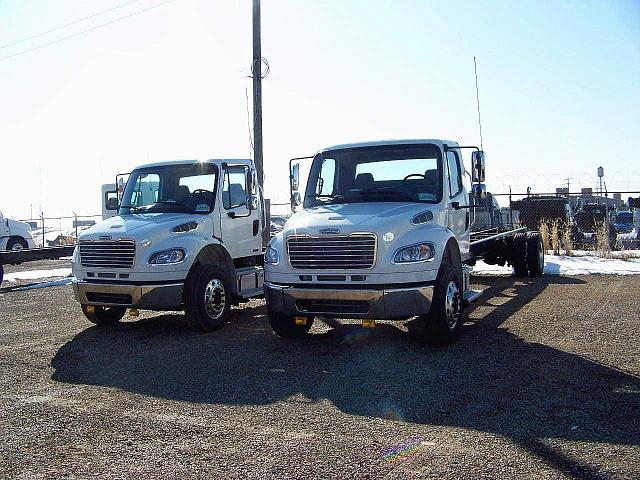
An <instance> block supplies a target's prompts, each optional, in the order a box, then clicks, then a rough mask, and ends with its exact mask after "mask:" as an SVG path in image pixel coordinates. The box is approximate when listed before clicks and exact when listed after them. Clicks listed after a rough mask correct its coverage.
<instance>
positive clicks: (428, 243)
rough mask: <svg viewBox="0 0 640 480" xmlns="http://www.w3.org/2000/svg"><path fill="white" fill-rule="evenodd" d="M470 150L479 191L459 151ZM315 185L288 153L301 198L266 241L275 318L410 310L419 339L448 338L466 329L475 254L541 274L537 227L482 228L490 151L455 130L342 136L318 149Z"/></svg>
mask: <svg viewBox="0 0 640 480" xmlns="http://www.w3.org/2000/svg"><path fill="white" fill-rule="evenodd" d="M467 148H471V149H473V150H474V151H473V155H472V168H471V175H470V176H471V180H472V182H471V183H472V187H471V190H472V195H471V196H470V195H469V187H468V183H469V182H468V181H467V173H466V169H465V166H464V163H463V161H462V155H461V152H462V151H463V150H464V149H467ZM306 158H308V159H310V160H311V161H312V163H311V168H310V173H309V177H308V181H307V182H306V189H305V190H304V192H298V188H299V185H300V182H299V180H300V179H299V171H300V168H299V166H298V165H299V163H298V160H301V159H294V161H292V162H291V167H290V170H291V190H292V195H291V196H292V205H293V206H294V208H297V207H300V206H301V207H302V209H301V210H300V211H298V212H297V213H295V214H294V215H293V216H292V217H291V218H290V219H289V220H288V222H287V223H286V225H285V227H284V230H283V231H282V232H280V233H278V234H277V235H276V236H275V237H274V238H273V239H272V240H271V242H270V243H269V245H268V246H267V248H266V252H265V294H266V299H267V308H268V314H269V321H270V323H271V326H272V328H273V330H274V331H275V332H276V333H277V334H278V335H280V336H283V337H299V336H301V335H304V334H306V333H307V332H308V331H309V329H310V328H311V326H312V324H313V322H314V319H315V318H316V317H318V316H321V317H332V318H344V319H349V318H351V319H354V318H355V319H362V323H363V325H364V326H373V325H375V321H376V320H378V319H385V320H407V319H409V318H414V317H415V318H414V320H415V321H413V322H411V331H412V333H413V334H414V335H415V336H416V337H417V338H418V339H420V340H425V341H430V342H436V343H449V342H451V341H453V340H454V339H455V338H456V336H457V335H458V334H459V332H460V328H461V326H462V323H463V320H462V313H463V309H464V307H465V305H466V304H467V303H468V302H470V301H472V300H474V299H475V298H477V296H478V295H479V293H478V292H474V291H472V290H471V289H470V288H469V272H470V270H471V268H470V266H471V265H473V264H474V263H475V261H476V260H477V259H480V258H482V259H484V261H486V262H489V263H500V264H505V263H509V264H510V265H513V267H514V271H515V273H516V275H520V276H522V275H532V276H539V275H542V271H543V268H544V248H543V246H542V240H541V237H540V235H539V234H538V233H535V232H527V231H526V229H525V228H512V227H510V226H509V227H502V226H500V227H496V228H488V229H484V230H480V231H473V229H472V226H473V214H474V207H473V204H471V205H470V202H469V200H470V198H471V199H472V200H473V201H477V200H479V199H481V198H483V197H484V195H485V192H486V187H485V185H484V184H483V183H482V182H483V181H484V176H485V174H484V168H485V167H484V153H483V152H481V151H479V149H477V148H476V147H465V146H459V145H458V143H457V142H453V141H446V140H395V141H380V142H369V143H358V144H348V145H338V146H334V147H330V148H327V149H324V150H322V151H320V152H318V153H317V154H316V155H314V156H313V157H306Z"/></svg>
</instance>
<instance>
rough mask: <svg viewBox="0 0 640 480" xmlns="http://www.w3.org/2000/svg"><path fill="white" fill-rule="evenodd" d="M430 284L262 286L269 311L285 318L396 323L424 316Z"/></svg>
mask: <svg viewBox="0 0 640 480" xmlns="http://www.w3.org/2000/svg"><path fill="white" fill-rule="evenodd" d="M433 288H434V287H433V285H418V286H411V287H404V288H381V289H366V288H359V289H346V288H345V289H340V288H300V287H291V286H286V285H278V284H273V283H267V282H265V284H264V291H265V298H266V300H267V304H268V306H269V310H270V311H272V312H274V313H283V314H286V315H321V316H331V317H338V318H368V319H369V318H370V319H381V320H385V319H386V320H399V319H405V318H409V317H413V316H417V315H426V314H427V312H428V311H429V308H431V301H432V299H433Z"/></svg>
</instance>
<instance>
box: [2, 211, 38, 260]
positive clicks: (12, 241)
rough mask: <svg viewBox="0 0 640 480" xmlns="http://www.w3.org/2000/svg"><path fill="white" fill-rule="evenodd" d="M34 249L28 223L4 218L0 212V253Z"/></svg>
mask: <svg viewBox="0 0 640 480" xmlns="http://www.w3.org/2000/svg"><path fill="white" fill-rule="evenodd" d="M34 247H35V244H34V242H33V238H32V237H31V226H30V225H29V224H28V223H24V222H19V221H17V220H12V219H11V218H5V217H4V216H3V215H2V212H0V251H2V250H8V251H13V252H17V251H20V250H24V249H27V248H34Z"/></svg>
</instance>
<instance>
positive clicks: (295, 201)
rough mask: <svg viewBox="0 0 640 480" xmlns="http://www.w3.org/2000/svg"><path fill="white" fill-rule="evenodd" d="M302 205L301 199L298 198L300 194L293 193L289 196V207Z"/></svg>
mask: <svg viewBox="0 0 640 480" xmlns="http://www.w3.org/2000/svg"><path fill="white" fill-rule="evenodd" d="M301 204H302V197H301V196H300V192H293V194H292V195H291V206H292V207H294V208H295V207H298V206H300V205H301Z"/></svg>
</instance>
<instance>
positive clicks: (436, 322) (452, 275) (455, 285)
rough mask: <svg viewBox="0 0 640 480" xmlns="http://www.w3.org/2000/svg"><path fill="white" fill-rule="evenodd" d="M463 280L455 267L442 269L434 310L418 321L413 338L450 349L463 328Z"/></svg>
mask: <svg viewBox="0 0 640 480" xmlns="http://www.w3.org/2000/svg"><path fill="white" fill-rule="evenodd" d="M462 294H463V292H462V279H461V278H460V274H459V272H458V270H457V269H456V268H454V267H453V266H452V265H448V264H445V265H442V266H441V267H440V271H439V272H438V277H437V278H436V285H435V290H434V292H433V299H432V302H431V308H430V309H429V313H428V314H427V315H424V316H421V317H418V319H417V321H416V322H415V327H414V328H412V332H411V333H412V335H413V336H414V338H416V339H417V340H418V341H420V342H428V343H434V344H442V345H446V344H449V343H451V342H453V341H454V340H455V339H456V338H457V337H458V335H459V334H460V330H461V328H462V324H463V323H464V322H463V319H462Z"/></svg>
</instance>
